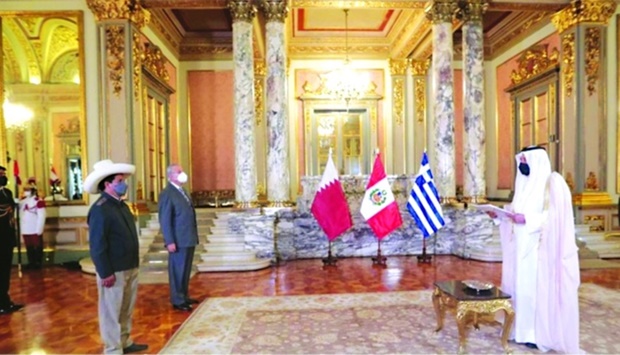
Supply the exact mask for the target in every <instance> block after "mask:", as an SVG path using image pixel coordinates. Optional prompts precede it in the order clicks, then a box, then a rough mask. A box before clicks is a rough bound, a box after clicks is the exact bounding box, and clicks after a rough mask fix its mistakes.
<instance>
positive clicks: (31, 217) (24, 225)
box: [19, 195, 46, 269]
mask: <svg viewBox="0 0 620 355" xmlns="http://www.w3.org/2000/svg"><path fill="white" fill-rule="evenodd" d="M19 210H20V214H19V218H20V231H21V234H22V236H23V237H24V244H26V253H27V254H28V264H29V266H30V268H33V269H40V268H41V266H42V265H43V230H44V228H45V217H46V212H45V201H43V200H42V199H40V198H39V196H36V195H34V196H28V197H25V198H23V199H21V200H20V201H19Z"/></svg>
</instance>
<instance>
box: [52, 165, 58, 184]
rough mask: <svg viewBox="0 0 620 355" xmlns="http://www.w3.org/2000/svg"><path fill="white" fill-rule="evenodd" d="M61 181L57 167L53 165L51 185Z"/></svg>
mask: <svg viewBox="0 0 620 355" xmlns="http://www.w3.org/2000/svg"><path fill="white" fill-rule="evenodd" d="M59 182H60V179H59V178H58V175H57V174H56V169H54V167H53V166H52V170H51V171H50V185H55V184H58V183H59Z"/></svg>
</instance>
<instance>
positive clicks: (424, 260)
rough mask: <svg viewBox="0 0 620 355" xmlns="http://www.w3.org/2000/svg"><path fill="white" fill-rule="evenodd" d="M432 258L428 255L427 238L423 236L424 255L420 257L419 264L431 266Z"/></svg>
mask: <svg viewBox="0 0 620 355" xmlns="http://www.w3.org/2000/svg"><path fill="white" fill-rule="evenodd" d="M430 262H431V256H430V255H428V254H426V238H425V237H424V236H422V255H418V263H422V264H430Z"/></svg>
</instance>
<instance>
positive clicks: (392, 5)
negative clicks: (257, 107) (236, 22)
mask: <svg viewBox="0 0 620 355" xmlns="http://www.w3.org/2000/svg"><path fill="white" fill-rule="evenodd" d="M254 1H255V2H257V1H256V0H254ZM142 2H143V4H144V6H145V7H146V8H148V9H149V10H150V11H151V13H152V15H153V16H152V17H151V23H150V24H149V26H152V28H153V29H154V31H155V32H156V33H158V34H159V35H160V36H161V37H162V38H163V39H164V41H165V42H167V44H168V46H169V47H170V48H171V49H172V50H173V51H174V52H176V54H177V55H178V56H179V57H180V58H181V60H204V59H220V58H221V59H229V58H231V57H232V18H231V16H230V14H229V11H228V9H227V8H226V5H227V1H226V0H143V1H142ZM568 3H569V0H515V1H508V0H494V1H493V0H492V1H490V2H489V6H488V10H487V12H486V13H485V15H484V18H483V27H484V33H485V55H486V57H487V59H491V58H493V57H495V56H497V55H498V54H500V53H502V52H503V51H505V50H506V49H507V48H510V46H512V45H513V44H514V43H516V42H518V41H519V40H521V39H523V38H524V37H526V36H527V35H529V34H530V33H532V32H533V31H535V30H536V29H538V28H540V27H542V26H544V25H545V24H547V23H549V17H550V16H551V15H552V14H553V13H555V12H557V11H558V10H560V9H561V8H563V7H564V6H566V5H567V4H568ZM426 4H427V1H421V0H394V1H379V0H357V1H354V0H350V1H347V0H289V9H290V12H289V15H288V17H287V21H286V24H285V25H286V31H287V47H288V54H289V57H291V58H325V59H327V58H342V56H343V55H344V53H345V32H346V31H345V26H344V23H345V22H344V21H345V19H344V11H343V9H345V8H349V9H350V11H349V30H348V37H349V53H350V55H351V57H353V58H365V59H377V58H381V59H384V58H385V59H387V58H413V59H426V58H428V57H429V56H430V55H431V52H432V47H431V37H430V35H431V23H430V21H429V20H428V19H426V16H425V14H424V7H425V6H426ZM264 22H265V21H264V18H263V16H262V14H261V11H259V12H258V15H257V17H256V19H255V20H254V29H255V30H254V44H255V45H254V51H255V56H256V57H258V58H262V57H264V33H265V31H264ZM454 25H455V26H454V29H455V33H454V43H455V50H456V56H457V57H458V56H459V55H460V43H461V34H460V27H461V25H462V24H461V23H460V22H458V21H456V20H455V22H454Z"/></svg>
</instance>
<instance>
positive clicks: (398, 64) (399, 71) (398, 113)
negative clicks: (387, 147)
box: [389, 59, 408, 174]
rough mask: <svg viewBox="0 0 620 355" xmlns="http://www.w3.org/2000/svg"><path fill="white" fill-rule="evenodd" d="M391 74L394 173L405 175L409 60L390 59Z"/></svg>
mask: <svg viewBox="0 0 620 355" xmlns="http://www.w3.org/2000/svg"><path fill="white" fill-rule="evenodd" d="M389 64H390V74H391V75H392V130H391V131H392V137H391V140H392V158H393V160H392V171H393V173H394V174H404V173H405V168H406V161H405V159H406V155H405V152H406V143H407V140H406V137H407V134H406V133H407V131H406V129H405V126H406V124H405V123H406V122H405V121H406V120H405V117H406V110H405V97H406V96H407V95H406V94H405V92H406V74H407V66H408V61H407V59H390V62H389Z"/></svg>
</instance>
